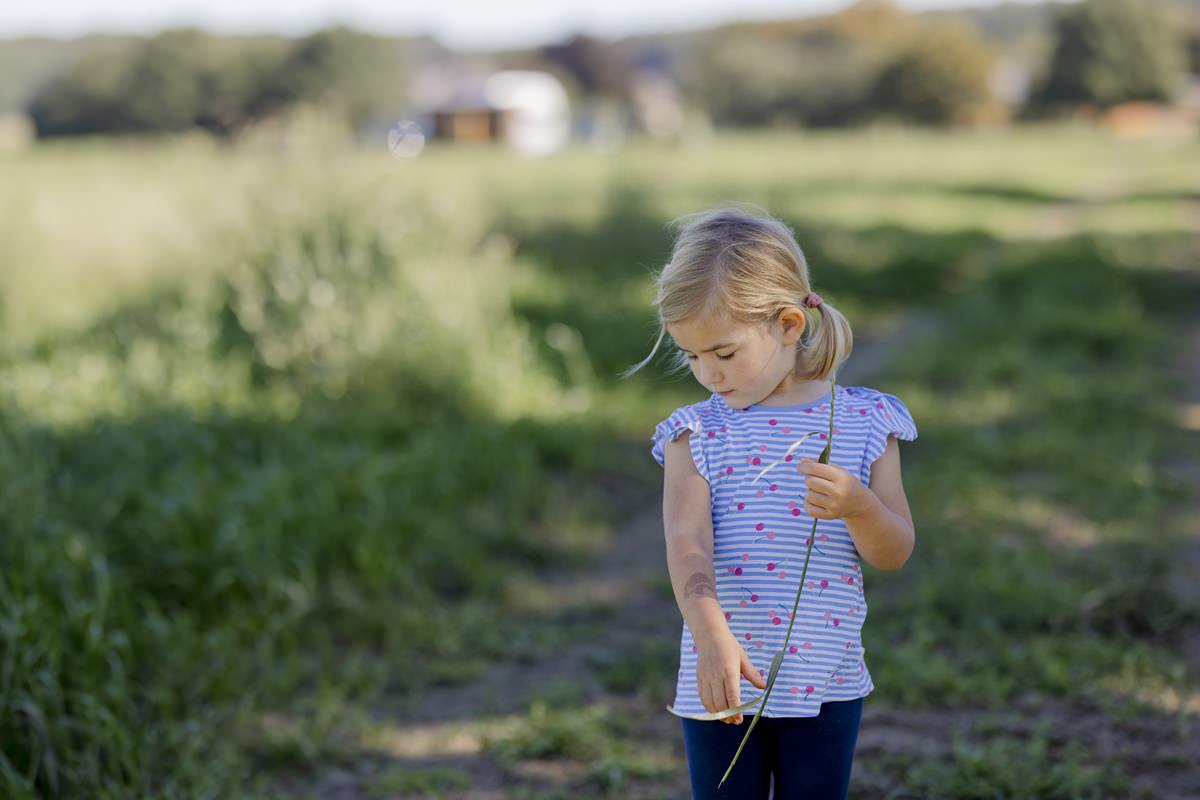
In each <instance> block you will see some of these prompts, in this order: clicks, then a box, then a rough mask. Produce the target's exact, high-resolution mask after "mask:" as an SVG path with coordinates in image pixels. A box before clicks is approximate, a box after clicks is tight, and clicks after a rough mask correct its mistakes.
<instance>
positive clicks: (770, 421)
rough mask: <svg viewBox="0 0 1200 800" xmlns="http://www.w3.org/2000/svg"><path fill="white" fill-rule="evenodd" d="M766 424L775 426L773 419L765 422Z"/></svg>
mask: <svg viewBox="0 0 1200 800" xmlns="http://www.w3.org/2000/svg"><path fill="white" fill-rule="evenodd" d="M767 424H768V425H774V424H775V420H773V419H769V420H767Z"/></svg>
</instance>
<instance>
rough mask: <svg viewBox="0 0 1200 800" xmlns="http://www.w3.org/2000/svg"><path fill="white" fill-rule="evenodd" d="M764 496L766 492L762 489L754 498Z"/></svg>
mask: <svg viewBox="0 0 1200 800" xmlns="http://www.w3.org/2000/svg"><path fill="white" fill-rule="evenodd" d="M764 494H766V492H764V491H763V490H762V489H759V490H758V491H757V492H755V493H754V496H755V497H762V496H763V495H764Z"/></svg>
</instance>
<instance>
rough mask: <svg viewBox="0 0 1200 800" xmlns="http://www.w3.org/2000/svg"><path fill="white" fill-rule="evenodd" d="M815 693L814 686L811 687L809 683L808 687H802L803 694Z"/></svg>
mask: <svg viewBox="0 0 1200 800" xmlns="http://www.w3.org/2000/svg"><path fill="white" fill-rule="evenodd" d="M815 691H816V687H815V686H813V685H812V684H811V683H810V684H809V685H808V686H805V687H804V693H805V694H812V693H813V692H815ZM805 699H808V698H805Z"/></svg>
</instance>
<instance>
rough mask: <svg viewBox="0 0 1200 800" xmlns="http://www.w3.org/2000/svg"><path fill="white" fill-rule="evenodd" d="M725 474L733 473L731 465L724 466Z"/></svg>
mask: <svg viewBox="0 0 1200 800" xmlns="http://www.w3.org/2000/svg"><path fill="white" fill-rule="evenodd" d="M725 474H726V475H732V474H733V467H726V468H725Z"/></svg>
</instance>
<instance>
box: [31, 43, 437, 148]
mask: <svg viewBox="0 0 1200 800" xmlns="http://www.w3.org/2000/svg"><path fill="white" fill-rule="evenodd" d="M432 49H433V47H432V45H430V44H428V43H425V42H421V41H419V40H413V41H409V42H406V41H404V40H396V39H393V38H389V37H382V36H373V35H370V34H367V33H363V32H360V31H356V30H353V29H350V28H347V27H345V26H338V27H334V28H329V29H326V30H321V31H317V32H315V33H313V34H311V35H309V36H305V37H303V38H300V39H297V40H289V39H279V38H274V37H262V38H234V37H223V36H219V35H215V34H210V33H206V32H204V31H201V30H198V29H192V28H185V29H174V30H168V31H164V32H162V33H160V34H158V35H156V36H154V37H152V38H150V39H147V40H144V41H143V42H141V43H139V44H138V45H137V46H135V47H132V48H129V49H127V50H124V51H119V52H115V53H114V52H112V51H107V52H102V53H98V54H93V55H90V56H89V57H85V58H83V59H81V60H80V61H79V62H77V63H75V64H74V65H73V66H72V67H71V68H70V69H68V70H67V71H65V72H64V73H62V74H61V75H59V76H58V77H56V78H55V79H54V80H51V81H50V82H48V83H47V84H46V85H45V86H44V87H43V88H42V89H41V91H39V92H38V93H37V94H36V95H35V96H34V97H33V99H32V101H31V102H30V103H29V104H28V107H27V111H28V112H29V114H30V115H31V116H32V117H33V120H34V124H35V125H36V127H37V131H38V135H39V136H43V137H44V136H62V135H70V134H84V133H137V132H170V131H181V130H186V129H188V128H193V127H201V128H206V129H208V130H210V131H213V132H214V133H216V134H218V135H228V134H230V133H231V132H233V131H235V130H236V129H237V128H239V127H240V126H241V125H243V124H244V123H246V122H247V121H249V120H251V119H255V118H260V117H263V116H267V115H270V114H273V113H275V112H277V111H280V110H282V109H284V108H286V107H288V106H291V105H293V104H295V103H298V102H311V103H318V104H321V105H324V106H326V107H330V108H333V109H334V110H336V111H337V112H340V113H341V114H343V115H344V116H345V118H346V119H347V121H348V122H349V123H350V124H352V125H360V124H363V123H365V122H366V121H368V120H370V119H372V118H379V117H384V116H387V115H395V114H396V113H398V112H399V111H400V110H402V109H403V108H404V107H405V105H406V103H407V92H406V87H407V79H408V76H409V75H410V74H411V72H412V70H413V69H414V68H415V66H416V64H417V63H418V62H419V61H420V60H422V59H423V58H425V57H428V56H429V55H430V52H431V51H432Z"/></svg>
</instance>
